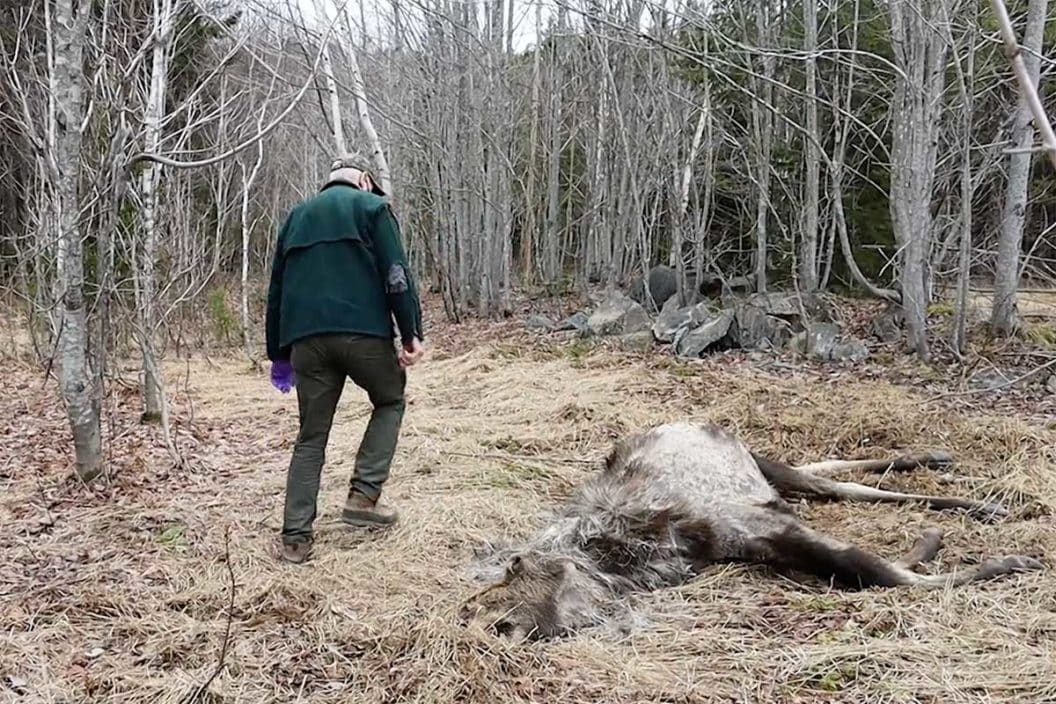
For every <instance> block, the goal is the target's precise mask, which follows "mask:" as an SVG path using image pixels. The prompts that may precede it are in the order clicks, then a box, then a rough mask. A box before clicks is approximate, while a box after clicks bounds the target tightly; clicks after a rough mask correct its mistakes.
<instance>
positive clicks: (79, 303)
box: [45, 0, 103, 481]
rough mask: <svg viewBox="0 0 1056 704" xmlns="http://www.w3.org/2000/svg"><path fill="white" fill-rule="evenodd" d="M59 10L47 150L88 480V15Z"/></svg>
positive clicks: (96, 444)
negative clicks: (84, 161)
mask: <svg viewBox="0 0 1056 704" xmlns="http://www.w3.org/2000/svg"><path fill="white" fill-rule="evenodd" d="M52 8H54V21H53V22H52V21H51V17H50V13H48V14H49V17H48V18H47V21H48V24H50V25H51V26H50V27H49V28H48V34H49V40H50V48H51V51H50V54H51V55H50V56H49V57H48V59H49V61H48V63H49V65H50V69H51V70H50V73H49V77H50V81H49V88H50V93H51V105H50V106H49V107H50V110H49V132H50V134H49V139H48V145H47V146H48V151H49V152H50V154H49V156H50V158H49V159H48V160H47V161H48V163H49V170H50V171H51V176H52V183H53V184H54V196H53V201H52V203H51V204H50V205H51V210H52V221H53V222H54V223H55V224H56V225H57V226H58V232H57V233H56V239H57V240H58V252H59V266H58V267H57V272H56V274H57V281H56V284H57V285H56V287H55V290H56V293H57V294H58V309H59V311H60V319H59V332H58V341H57V345H56V350H57V353H58V366H59V376H60V383H61V389H62V395H63V398H64V400H65V402H66V415H67V418H68V419H69V423H70V428H71V430H72V431H73V446H74V455H75V468H76V471H77V475H78V476H79V477H80V478H81V479H82V480H84V481H91V480H92V479H94V478H96V477H97V476H99V474H100V473H101V472H102V469H103V455H102V441H101V435H102V429H101V427H100V419H99V417H100V409H101V395H100V394H99V391H98V389H97V387H96V380H95V377H94V375H93V374H92V370H91V363H90V359H89V357H88V320H87V312H86V310H85V302H84V251H83V248H82V245H81V230H80V220H79V216H80V210H81V203H80V189H79V184H78V181H79V179H80V174H81V172H80V161H81V147H82V134H81V125H82V123H83V121H84V109H85V108H84V93H83V88H84V86H83V82H84V73H83V66H84V62H83V55H84V42H85V37H86V31H85V30H86V26H87V22H88V15H89V8H88V6H87V5H83V4H82V5H81V7H80V11H79V12H78V10H77V9H75V7H74V2H73V0H55V2H54V4H53V5H52V4H51V3H46V4H45V12H46V13H47V12H48V10H49V9H52Z"/></svg>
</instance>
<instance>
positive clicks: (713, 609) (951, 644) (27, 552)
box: [0, 316, 1056, 704]
mask: <svg viewBox="0 0 1056 704" xmlns="http://www.w3.org/2000/svg"><path fill="white" fill-rule="evenodd" d="M437 317H438V316H434V317H433V318H434V319H436V318H437ZM433 327H434V328H435V330H434V332H433V333H432V334H431V346H432V348H433V349H432V351H431V353H430V356H429V357H428V358H427V359H426V360H425V361H424V362H423V364H422V365H421V366H420V367H416V368H414V369H413V370H411V372H410V374H409V390H408V396H409V406H408V411H407V416H406V421H405V426H404V431H403V435H402V436H401V441H400V446H399V449H398V453H397V458H396V462H395V465H394V470H393V477H392V480H391V482H390V484H389V486H388V489H387V494H386V498H387V500H388V501H390V502H391V503H392V504H393V505H395V506H396V507H397V508H398V509H399V510H400V512H401V522H400V524H399V526H398V527H396V528H394V529H392V530H390V531H387V532H380V533H362V532H356V531H349V530H343V529H341V528H340V527H339V525H338V523H337V516H338V514H339V512H340V507H341V502H342V501H343V499H344V496H345V492H346V489H347V481H348V477H349V473H350V471H351V465H352V460H353V457H354V454H355V449H356V446H357V442H358V439H359V437H360V434H361V432H362V430H363V426H364V423H365V421H366V417H367V415H368V413H369V407H368V404H367V402H366V400H365V397H364V395H363V394H362V392H360V391H359V390H358V389H356V388H355V387H352V386H349V388H348V390H347V391H346V393H345V395H344V397H343V398H342V401H341V405H340V408H339V412H338V417H337V419H336V424H335V427H334V430H333V433H332V435H331V444H330V448H329V451H328V464H327V466H326V468H325V469H324V473H323V487H322V492H321V495H320V503H319V514H320V515H319V518H318V519H317V530H318V534H317V543H316V546H315V550H314V553H313V559H312V560H311V561H310V562H308V563H307V564H305V565H301V566H289V565H284V564H282V563H280V562H278V560H277V559H276V557H277V548H278V542H277V535H278V530H279V528H280V524H281V514H282V506H283V493H284V481H285V470H286V464H287V462H288V458H289V452H290V449H291V443H292V441H293V438H294V435H295V428H296V415H297V414H296V399H295V396H294V395H293V394H290V395H285V396H284V395H282V394H279V393H278V392H277V391H275V390H274V389H272V388H271V386H270V385H269V384H268V380H267V375H266V371H255V370H253V369H252V368H251V367H250V365H249V364H248V363H247V362H246V361H244V360H239V359H236V358H233V357H229V358H224V359H208V358H206V357H204V356H202V355H197V356H195V357H194V358H192V359H190V360H180V361H176V360H171V361H169V362H168V363H167V365H166V378H167V384H168V389H169V393H170V395H171V400H170V403H171V413H172V426H173V430H174V445H175V448H176V450H177V451H178V453H179V455H180V458H181V464H180V465H176V464H174V463H173V461H172V459H171V457H170V456H169V453H168V452H167V451H166V449H165V445H164V443H163V442H162V440H161V436H160V433H159V431H158V430H157V428H154V427H146V426H142V425H139V424H138V423H137V416H138V411H139V406H138V397H137V392H136V387H135V376H134V373H133V370H134V369H135V363H134V361H129V362H128V363H127V370H128V372H129V373H128V376H127V383H125V384H118V385H116V386H115V387H114V388H113V392H112V394H111V397H110V398H109V399H108V400H107V404H106V409H105V414H106V416H107V421H108V424H109V427H112V428H114V431H113V432H110V433H108V434H107V437H106V446H107V451H108V453H109V457H110V466H109V471H108V474H107V476H106V477H105V478H104V479H103V480H100V481H98V482H96V483H95V484H94V485H92V486H91V487H85V486H83V485H81V484H79V483H78V482H77V481H75V480H73V479H71V478H70V468H69V461H70V458H69V447H70V442H69V430H68V428H67V425H66V422H65V417H64V413H63V411H62V408H61V405H60V403H59V402H58V400H57V395H56V389H55V384H54V383H53V382H50V381H49V382H47V383H45V381H44V380H43V378H42V375H41V373H40V371H39V369H30V368H28V367H15V368H14V369H11V370H10V371H9V373H8V375H7V378H6V379H5V382H6V384H5V385H6V393H5V394H4V395H3V396H2V397H0V441H2V443H3V446H4V452H3V453H2V455H3V457H2V458H0V524H2V526H3V546H2V547H0V551H2V553H0V556H2V563H3V565H4V569H3V570H0V701H13V702H15V701H17V702H23V701H24V702H84V701H93V702H96V701H98V702H102V701H108V702H122V703H127V704H137V703H139V702H152V703H154V702H159V703H160V702H171V703H176V702H190V701H200V702H210V703H212V704H221V703H223V704H234V703H235V702H245V703H252V704H263V703H264V702H302V701H303V702H319V703H327V702H371V703H384V702H430V703H432V702H436V703H439V702H445V703H446V702H467V703H470V704H475V703H476V702H481V703H482V704H483V703H484V702H491V701H494V702H529V701H538V702H550V701H559V702H562V703H563V704H577V703H579V702H711V701H737V702H764V701H765V702H879V701H884V702H939V701H941V702H978V701H987V702H1006V701H1007V702H1013V701H1015V702H1041V701H1053V699H1054V697H1056V659H1054V658H1053V656H1052V653H1053V652H1056V561H1054V560H1053V558H1054V556H1056V520H1054V517H1053V509H1054V508H1056V420H1054V419H1056V413H1054V409H1053V406H1052V403H1051V399H1052V396H1046V395H1045V394H1044V393H1043V392H1038V393H1034V392H1031V391H1029V390H1028V391H1017V390H1016V387H1015V386H1014V385H1012V386H1009V387H1008V388H1005V389H1000V390H997V391H994V392H985V393H976V392H975V391H972V390H965V387H964V386H963V384H962V383H961V381H960V380H958V379H957V378H955V377H956V375H943V373H942V372H941V370H939V371H936V370H934V369H930V368H924V367H923V366H922V365H916V364H914V363H912V362H905V363H903V364H902V366H901V367H898V365H896V364H894V363H893V362H891V361H890V359H889V358H885V357H883V356H882V355H875V356H874V357H875V359H876V360H877V361H874V362H869V363H867V364H862V365H853V366H849V367H839V366H826V365H809V364H806V363H799V362H795V361H789V360H786V359H778V358H770V357H762V358H761V357H759V356H758V355H754V356H753V355H750V354H736V353H730V354H724V355H719V356H716V357H713V358H709V359H707V360H703V361H696V362H683V361H676V360H675V359H673V358H672V357H671V356H670V355H669V354H668V353H666V352H656V353H649V354H631V353H625V352H621V351H619V350H616V349H613V348H612V347H611V346H609V345H604V344H588V343H585V342H582V341H577V340H569V339H562V338H560V337H557V336H534V337H533V336H529V335H527V334H526V333H525V332H524V331H523V329H522V326H521V324H520V323H519V322H518V321H516V320H511V321H508V322H506V323H500V324H488V323H467V324H465V325H462V326H457V327H453V326H442V325H434V326H433ZM892 358H893V357H892ZM885 360H886V361H885ZM1031 388H1034V387H1031ZM679 418H688V419H696V420H712V421H717V422H719V423H721V424H723V425H725V426H727V427H728V428H730V429H732V430H734V431H736V432H737V433H739V434H740V436H741V437H742V438H744V439H745V440H746V441H747V442H748V443H749V445H750V446H752V447H753V448H754V449H757V450H759V451H761V452H763V453H766V454H770V455H773V456H775V457H779V458H782V459H786V460H789V461H793V462H799V461H809V460H815V459H821V458H826V457H846V458H860V457H883V456H887V455H889V454H894V453H900V452H904V451H908V450H914V449H928V448H936V447H944V448H948V449H949V450H950V451H951V452H952V453H953V455H954V458H955V461H956V464H955V466H954V467H953V469H952V470H944V471H941V472H935V471H929V470H920V471H918V472H914V473H910V474H906V475H901V476H891V477H883V478H877V477H875V476H873V477H868V476H856V477H852V478H855V479H858V480H861V481H866V482H870V483H879V484H882V485H883V486H885V487H888V488H902V489H911V490H914V491H928V492H934V493H946V494H967V495H971V496H975V497H984V496H992V497H996V498H999V499H1000V500H1002V501H1003V502H1004V503H1005V505H1006V506H1008V507H1009V508H1010V509H1011V510H1012V515H1011V516H1010V517H1008V518H1007V519H1004V520H1002V521H1001V522H999V523H996V524H983V523H980V522H978V521H975V520H973V519H971V518H968V517H966V516H964V515H961V514H955V513H948V514H944V513H938V512H934V511H929V510H927V509H925V508H924V507H921V506H915V505H907V506H893V505H887V506H882V505H876V506H871V505H866V504H843V505H839V504H821V503H813V504H803V505H799V506H797V511H799V512H800V513H801V515H803V516H804V517H805V518H806V519H807V520H808V521H809V522H810V523H811V525H813V526H815V527H816V528H819V529H822V530H825V531H828V532H830V533H832V534H834V535H836V536H839V537H841V538H843V539H847V540H851V541H854V542H856V543H858V544H860V545H862V546H864V547H867V548H869V549H872V550H875V551H877V552H879V553H880V554H882V555H885V556H889V557H894V556H896V555H899V554H901V553H902V552H904V551H905V550H906V549H907V548H908V547H909V546H910V545H911V544H912V542H913V541H914V539H915V538H916V536H917V535H918V534H919V533H920V531H921V530H922V529H923V528H925V527H927V526H932V525H935V526H939V527H940V528H941V529H943V531H944V532H945V547H944V549H943V550H942V551H941V552H940V554H939V556H938V558H937V559H936V560H935V561H934V562H933V563H930V564H928V565H926V566H924V567H922V568H921V569H923V570H925V571H928V572H936V571H939V570H942V569H950V568H952V567H954V566H955V565H957V564H958V563H960V562H962V561H974V560H978V559H979V558H981V557H985V556H990V555H999V554H1006V553H1022V554H1031V555H1038V556H1042V557H1043V559H1044V560H1045V561H1046V563H1047V565H1048V567H1047V569H1046V571H1043V572H1040V573H1031V574H1024V575H1016V576H1011V577H1007V578H1002V579H1000V580H996V581H993V582H990V583H985V584H978V585H971V586H966V587H962V588H959V589H955V590H949V591H945V590H938V591H925V590H920V589H900V590H875V591H866V592H859V593H853V592H839V591H835V590H832V589H830V588H828V587H827V586H825V585H822V584H819V583H817V582H814V581H810V580H805V579H798V578H793V577H791V576H787V575H779V574H776V573H773V572H771V571H769V570H766V569H762V568H757V567H740V566H738V567H729V566H723V567H715V568H714V569H710V570H708V571H707V572H706V573H705V574H704V575H702V576H700V577H698V578H697V579H695V580H693V581H691V582H690V583H688V584H686V585H685V586H684V587H682V588H679V589H670V590H664V591H661V592H657V593H654V594H643V595H641V596H640V597H638V598H637V599H636V600H635V603H634V605H633V606H634V609H635V610H636V612H637V613H638V614H640V616H641V618H640V619H639V622H638V624H637V625H636V626H635V628H633V629H632V630H631V631H630V632H627V633H620V634H615V633H612V632H609V631H596V630H587V631H583V632H581V633H579V634H578V635H576V636H574V637H571V638H567V639H562V640H558V641H556V642H550V643H541V644H533V645H509V644H506V643H504V642H500V641H498V640H495V639H493V638H490V637H489V636H487V635H485V634H482V633H479V632H476V631H470V630H466V629H464V628H463V627H461V626H460V625H459V624H458V623H457V620H456V618H455V614H456V613H457V611H458V608H459V606H460V605H461V604H462V603H463V600H464V599H465V598H466V597H467V596H469V595H470V594H471V593H472V592H473V591H475V590H476V588H477V585H475V584H473V583H472V582H471V581H470V579H469V576H468V575H469V572H470V567H471V565H472V562H473V556H474V550H475V548H478V547H481V546H482V545H484V544H485V543H487V542H489V541H495V540H502V539H506V538H509V539H516V538H518V537H523V536H526V535H527V534H528V533H529V532H530V531H531V530H532V529H533V527H534V526H536V525H537V514H538V512H539V511H540V510H542V509H545V508H546V507H548V506H551V505H553V504H554V503H555V502H558V501H560V500H561V498H562V497H564V496H567V495H568V493H569V491H570V489H571V488H572V487H573V486H574V485H575V484H576V483H577V482H579V481H581V480H582V479H584V478H585V477H586V476H587V474H588V473H590V472H592V471H594V469H595V466H596V465H595V463H596V462H597V461H599V460H600V459H601V458H602V457H603V456H604V455H605V453H606V452H607V451H608V449H609V446H610V444H611V442H612V441H613V440H614V439H615V438H616V437H618V436H619V435H620V434H622V433H625V432H628V431H632V430H635V429H637V428H641V427H643V426H645V425H647V424H649V423H654V422H658V421H665V420H671V419H679ZM221 663H222V664H223V667H222V668H219V670H218V666H219V665H220V664H221ZM214 674H215V675H216V676H215V679H212V680H211V682H210V678H211V677H212V676H213V675H214ZM206 682H210V684H209V686H208V689H207V691H204V692H202V691H199V687H200V686H201V685H202V684H203V683H206Z"/></svg>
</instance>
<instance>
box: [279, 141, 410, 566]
mask: <svg viewBox="0 0 1056 704" xmlns="http://www.w3.org/2000/svg"><path fill="white" fill-rule="evenodd" d="M384 196H385V193H384V192H383V191H382V190H381V188H379V187H378V185H377V184H375V183H374V180H373V178H372V177H371V175H370V172H369V168H368V166H367V162H366V160H365V159H363V158H362V157H360V156H359V155H355V154H351V155H345V156H342V157H341V158H339V159H337V160H336V161H335V162H334V163H333V164H332V165H331V171H330V175H329V177H328V178H327V180H326V182H325V183H324V184H323V187H322V189H321V190H320V192H319V193H317V194H316V195H315V196H313V197H311V198H309V199H307V200H305V201H302V202H301V203H299V204H297V205H296V206H295V207H294V208H293V210H292V211H291V212H290V214H289V216H288V217H287V219H286V222H285V224H284V225H283V227H282V231H281V232H280V234H279V239H278V243H277V246H276V248H275V257H274V260H273V263H272V272H271V283H270V286H269V288H268V303H267V314H266V329H267V353H268V359H269V360H271V361H272V369H271V378H272V383H273V384H274V385H275V386H276V388H278V389H279V390H280V391H282V392H283V393H286V392H288V391H289V390H290V388H292V387H293V386H296V388H297V404H298V412H299V416H300V431H299V433H298V435H297V443H296V446H295V447H294V450H293V456H292V457H291V459H290V465H289V470H288V472H287V476H286V505H285V510H284V515H283V526H282V543H283V554H282V556H283V559H285V560H287V561H289V562H294V563H300V562H304V560H305V559H307V557H308V554H309V553H310V552H311V546H312V524H313V522H314V521H315V517H316V500H317V497H318V494H319V479H320V474H321V472H322V467H323V463H324V461H325V457H326V446H327V441H328V439H329V436H330V428H331V426H332V424H333V419H334V411H335V410H336V407H337V403H338V401H339V400H340V398H341V393H342V391H343V390H344V386H345V379H346V378H350V379H352V381H353V382H354V383H355V384H356V385H357V386H359V387H360V388H362V389H363V390H364V391H366V393H367V395H368V396H369V398H370V402H371V404H372V406H373V412H372V414H371V416H370V421H369V422H368V424H367V428H366V431H365V433H364V435H363V439H362V442H361V444H360V446H359V451H358V453H357V454H356V461H355V469H354V471H353V474H352V480H351V486H350V487H349V493H348V500H347V502H346V503H345V507H344V511H343V512H342V520H343V521H344V522H345V523H347V524H350V525H356V526H386V525H391V524H393V523H395V522H396V519H397V514H396V512H395V511H394V510H393V509H390V508H387V507H385V506H384V505H382V504H380V503H379V501H378V499H379V497H380V496H381V490H382V487H383V485H384V484H385V482H386V481H387V480H388V477H389V468H390V465H391V463H392V458H393V454H394V452H395V450H396V442H397V439H398V437H399V433H400V425H401V423H402V420H403V413H404V388H405V385H406V379H407V377H406V371H405V369H406V367H409V366H411V365H413V364H415V363H416V362H417V361H418V360H419V359H420V358H421V357H422V354H423V348H422V345H421V340H422V338H423V335H422V316H421V306H420V303H419V299H418V292H417V287H416V286H415V282H414V279H413V277H412V276H411V272H410V270H409V267H408V264H407V260H406V256H405V254H404V250H403V245H402V243H401V241H400V231H399V225H398V224H397V222H396V219H395V217H394V216H393V214H392V210H391V208H390V207H389V204H388V203H387V201H386V200H385V198H384ZM393 318H395V320H396V326H397V327H398V328H399V334H400V340H401V349H400V351H399V352H397V350H396V346H395V344H394V337H395V335H394V330H393Z"/></svg>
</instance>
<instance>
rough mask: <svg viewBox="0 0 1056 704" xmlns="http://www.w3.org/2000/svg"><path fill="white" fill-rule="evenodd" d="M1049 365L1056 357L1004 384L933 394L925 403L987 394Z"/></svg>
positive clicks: (1041, 370) (1019, 380) (1013, 383)
mask: <svg viewBox="0 0 1056 704" xmlns="http://www.w3.org/2000/svg"><path fill="white" fill-rule="evenodd" d="M1049 367H1056V358H1054V359H1050V360H1049V361H1048V362H1045V364H1042V365H1041V366H1040V367H1035V368H1034V369H1031V370H1030V371H1029V372H1027V373H1026V374H1023V375H1020V376H1017V377H1016V378H1015V379H1012V380H1010V381H1006V382H1005V383H1003V384H998V385H997V386H994V387H990V388H985V389H968V390H967V391H951V392H949V393H945V394H939V395H938V396H933V397H932V398H929V399H928V400H927V401H925V403H932V402H934V401H938V400H939V399H944V398H953V397H957V396H972V395H974V394H985V393H986V392H987V391H1000V390H1001V389H1005V388H1008V387H1009V386H1015V385H1016V384H1018V383H1019V382H1021V381H1023V380H1024V379H1029V378H1030V377H1032V376H1034V375H1035V374H1037V373H1039V372H1043V371H1045V370H1046V369H1048V368H1049Z"/></svg>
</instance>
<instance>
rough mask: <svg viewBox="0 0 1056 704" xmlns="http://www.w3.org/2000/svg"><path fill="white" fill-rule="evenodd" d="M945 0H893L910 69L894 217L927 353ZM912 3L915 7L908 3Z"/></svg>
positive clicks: (899, 102) (903, 95) (902, 64)
mask: <svg viewBox="0 0 1056 704" xmlns="http://www.w3.org/2000/svg"><path fill="white" fill-rule="evenodd" d="M943 2H945V0H926V2H923V3H912V4H909V3H907V0H891V2H890V9H889V11H890V13H891V41H892V46H893V48H894V55H895V62H896V64H897V65H898V66H899V68H900V69H901V70H902V72H903V75H902V76H898V77H896V79H895V99H894V101H893V102H892V105H891V111H892V118H893V122H894V128H893V134H894V136H893V138H892V148H891V197H890V199H891V205H890V207H891V219H892V224H893V226H894V231H895V236H896V238H897V240H898V244H899V247H900V249H901V252H902V256H901V261H902V267H901V271H900V283H901V295H902V309H903V311H904V312H905V318H906V330H907V333H908V336H909V340H908V342H909V346H910V348H911V349H913V350H914V351H915V352H916V353H917V354H918V355H919V356H920V357H921V358H922V359H927V358H928V357H929V350H928V341H927V320H926V316H927V306H928V286H927V280H926V267H927V264H928V262H927V259H928V252H929V249H930V238H931V231H932V216H931V211H930V207H931V200H932V195H933V194H932V190H933V184H934V181H935V163H936V157H937V149H938V142H939V137H938V132H939V129H940V127H941V120H940V118H941V113H942V92H943V87H944V85H945V69H946V65H945V64H946V54H947V49H948V47H947V43H946V31H945V30H944V29H942V27H943V26H944V24H943V23H946V24H948V19H947V17H948V12H947V11H946V9H945V8H944V7H943V5H942V3H943ZM907 5H908V6H907Z"/></svg>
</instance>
